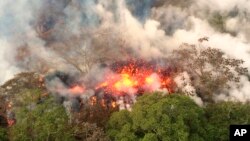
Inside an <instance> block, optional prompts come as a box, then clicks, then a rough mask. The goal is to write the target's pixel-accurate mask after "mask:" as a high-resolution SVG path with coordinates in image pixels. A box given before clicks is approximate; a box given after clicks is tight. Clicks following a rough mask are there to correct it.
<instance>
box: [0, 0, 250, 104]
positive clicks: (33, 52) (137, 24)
mask: <svg viewBox="0 0 250 141" xmlns="http://www.w3.org/2000/svg"><path fill="white" fill-rule="evenodd" d="M249 6H250V1H248V0H231V1H224V0H222V1H218V0H175V1H171V0H146V1H137V0H119V1H116V0H111V1H105V0H85V1H81V0H45V1H32V2H31V1H29V0H16V1H15V3H13V2H10V1H7V0H2V1H1V2H0V9H1V10H0V20H1V22H0V45H1V47H2V49H1V51H0V56H1V57H0V69H1V71H0V78H1V79H0V83H3V82H4V81H6V80H7V79H9V78H10V77H12V76H13V75H14V74H16V73H18V72H20V71H24V70H27V71H39V72H42V73H44V72H48V71H49V70H63V71H67V72H69V71H71V72H78V73H82V74H84V75H85V74H88V75H87V76H90V75H92V73H89V72H91V71H92V70H95V69H94V67H95V66H97V64H102V63H105V64H109V63H112V62H114V61H121V60H126V59H129V58H142V59H145V60H152V59H156V58H159V57H161V58H166V57H168V55H170V52H171V51H172V50H173V49H176V48H178V46H179V45H180V44H182V43H183V42H185V43H191V44H198V42H197V39H199V38H201V37H204V36H207V37H209V42H207V43H203V44H202V45H201V46H204V47H206V46H211V47H214V48H219V49H221V50H222V51H224V52H225V53H226V54H227V55H228V56H231V57H234V58H237V59H243V60H244V61H245V63H244V66H245V67H247V68H248V69H250V54H249V53H250V25H249V24H248V23H249V22H250V18H249V17H250V10H249ZM95 71H97V70H95ZM87 76H86V77H87ZM99 76H100V75H99ZM96 79H100V78H96ZM180 84H181V83H180ZM240 85H241V86H240V87H239V88H238V87H235V88H233V87H232V88H231V90H230V95H226V94H221V95H220V96H219V97H218V98H217V97H216V99H234V100H240V101H247V100H249V99H250V96H249V95H250V94H249V93H248V92H247V89H249V88H250V83H249V80H248V79H247V78H246V76H242V79H241V82H240ZM188 88H192V86H190V87H188ZM188 88H185V89H188Z"/></svg>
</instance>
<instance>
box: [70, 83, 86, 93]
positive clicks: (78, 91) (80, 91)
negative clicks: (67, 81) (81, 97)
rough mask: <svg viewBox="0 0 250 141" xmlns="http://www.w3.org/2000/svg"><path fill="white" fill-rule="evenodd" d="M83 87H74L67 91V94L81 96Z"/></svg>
mask: <svg viewBox="0 0 250 141" xmlns="http://www.w3.org/2000/svg"><path fill="white" fill-rule="evenodd" d="M84 91H85V90H84V87H82V86H80V85H75V86H73V87H72V88H70V89H69V92H70V93H71V94H82V93H83V92H84Z"/></svg>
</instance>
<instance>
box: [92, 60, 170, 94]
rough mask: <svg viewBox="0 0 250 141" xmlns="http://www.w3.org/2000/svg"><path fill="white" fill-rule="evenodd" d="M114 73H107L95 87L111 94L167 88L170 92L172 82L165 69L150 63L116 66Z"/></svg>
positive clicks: (138, 92)
mask: <svg viewBox="0 0 250 141" xmlns="http://www.w3.org/2000/svg"><path fill="white" fill-rule="evenodd" d="M114 71H115V73H108V74H106V76H105V79H104V81H103V82H101V83H100V84H99V85H97V87H96V89H103V90H104V92H105V93H108V94H111V95H124V94H142V93H143V92H146V91H150V92H151V91H157V90H161V89H167V90H168V91H169V92H172V89H173V85H174V82H173V80H172V79H171V77H170V76H169V75H167V74H166V73H164V72H166V70H164V69H162V68H157V67H154V66H152V65H149V64H146V65H138V64H136V63H130V64H125V65H121V66H119V65H118V66H116V67H115V69H114Z"/></svg>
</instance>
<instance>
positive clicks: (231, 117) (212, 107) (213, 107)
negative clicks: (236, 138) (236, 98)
mask: <svg viewBox="0 0 250 141" xmlns="http://www.w3.org/2000/svg"><path fill="white" fill-rule="evenodd" d="M205 111H206V117H207V120H208V125H207V135H208V136H207V137H206V140H208V141H227V140H229V126H230V125H231V124H250V114H249V113H250V104H243V103H238V102H221V103H216V104H209V105H207V106H206V109H205Z"/></svg>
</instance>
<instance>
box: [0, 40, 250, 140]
mask: <svg viewBox="0 0 250 141" xmlns="http://www.w3.org/2000/svg"><path fill="white" fill-rule="evenodd" d="M202 40H206V38H204V39H201V40H200V41H201V42H202ZM169 61H170V62H171V63H172V64H175V65H174V66H173V67H174V69H175V72H174V73H175V74H173V76H175V75H178V74H180V73H182V72H187V73H188V74H189V75H190V83H191V85H192V86H193V87H194V88H195V90H196V94H197V96H198V97H200V98H201V99H202V101H203V106H200V105H199V106H198V105H197V104H196V103H195V102H194V101H193V100H192V99H191V98H190V97H189V96H187V95H188V93H185V92H184V91H182V90H181V89H179V90H176V93H175V94H163V93H159V92H152V93H147V94H144V95H143V96H141V97H138V99H137V102H136V103H135V104H134V105H133V107H132V110H131V111H128V110H121V111H118V109H117V108H116V109H109V108H106V107H104V106H102V105H98V104H96V105H89V106H86V107H84V108H81V109H80V110H79V111H77V112H71V111H67V107H65V105H64V106H63V104H62V103H59V102H58V101H57V100H56V99H55V98H54V97H53V96H52V95H53V94H50V93H49V92H48V91H47V90H46V88H45V87H44V86H43V85H42V84H43V82H40V81H35V80H39V78H38V77H37V76H36V75H32V74H28V73H27V74H25V73H24V74H22V76H24V77H20V79H13V80H10V81H8V82H6V84H5V85H3V86H1V90H4V91H0V96H1V97H0V104H1V105H0V123H1V124H0V140H1V141H8V140H10V141H26V140H34V141H64V140H65V141H71V140H72V141H82V140H84V141H85V140H86V141H107V140H117V141H134V140H142V141H157V140H160V141H172V140H174V141H226V140H228V137H229V125H230V124H250V114H249V113H250V104H249V103H237V102H216V101H214V96H215V95H217V94H220V93H221V92H223V93H226V92H228V91H225V90H227V89H228V88H230V84H232V83H234V84H237V82H239V79H240V77H241V76H242V75H244V74H246V73H247V69H246V68H244V67H242V64H243V61H242V60H237V59H232V58H228V57H226V56H225V55H224V53H223V52H222V51H220V50H218V49H213V48H210V47H208V48H197V47H196V46H195V45H189V44H183V45H182V46H181V47H180V48H179V49H178V50H175V51H174V52H173V54H172V57H170V58H169ZM20 76H21V75H20ZM29 76H32V77H29ZM34 76H35V77H34ZM18 77H19V76H18ZM18 77H17V78H18ZM33 80H34V81H33ZM184 93H185V94H184ZM10 101H11V102H12V104H13V107H12V108H11V111H12V112H13V113H14V116H15V124H14V125H12V126H6V123H7V121H6V119H7V117H8V116H10V113H8V112H6V111H8V109H7V108H8V103H10ZM84 104H85V105H87V104H86V103H84ZM6 107H7V108H6ZM6 109H7V110H6ZM9 111H10V110H9ZM6 113H7V114H6ZM8 114H9V115H8Z"/></svg>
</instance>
